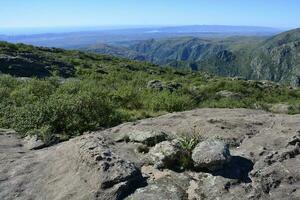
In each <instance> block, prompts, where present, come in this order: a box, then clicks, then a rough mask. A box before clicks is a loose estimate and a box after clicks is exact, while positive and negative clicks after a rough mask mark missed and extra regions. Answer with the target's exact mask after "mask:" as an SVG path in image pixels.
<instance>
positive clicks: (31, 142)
mask: <svg viewBox="0 0 300 200" xmlns="http://www.w3.org/2000/svg"><path fill="white" fill-rule="evenodd" d="M24 146H25V147H26V148H27V149H29V150H36V149H41V148H44V147H45V146H46V145H45V143H44V142H43V141H42V140H41V139H39V138H38V136H37V135H32V136H30V135H29V136H27V137H25V138H24Z"/></svg>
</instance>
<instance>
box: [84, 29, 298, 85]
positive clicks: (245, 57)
mask: <svg viewBox="0 0 300 200" xmlns="http://www.w3.org/2000/svg"><path fill="white" fill-rule="evenodd" d="M299 41H300V29H295V30H292V31H288V32H284V33H281V34H279V35H276V36H274V37H271V38H264V37H229V38H224V39H200V38H193V37H185V38H172V39H161V40H153V39H152V40H146V41H139V42H133V43H132V44H129V45H128V46H127V49H126V48H122V52H123V53H122V54H120V56H122V57H128V58H131V59H139V60H143V59H144V60H147V61H150V62H152V63H156V64H164V65H169V66H172V67H186V68H192V69H193V70H200V71H204V72H209V73H213V74H216V75H221V76H243V77H245V78H247V79H257V80H264V79H266V80H271V81H275V82H280V83H285V84H291V85H294V86H298V85H300V59H299V52H300V49H299ZM115 48H117V47H113V46H106V47H105V48H103V47H101V46H98V47H97V46H95V45H94V46H93V48H87V49H88V50H90V51H94V52H101V50H100V49H102V53H106V54H111V55H117V54H115V53H114V51H112V49H115ZM104 49H106V51H104ZM108 49H110V51H109V50H108ZM133 54H134V55H135V56H132V55H133Z"/></svg>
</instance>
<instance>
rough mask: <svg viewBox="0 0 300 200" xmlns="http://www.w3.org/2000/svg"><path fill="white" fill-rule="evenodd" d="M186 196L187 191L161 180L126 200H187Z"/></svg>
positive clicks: (137, 191)
mask: <svg viewBox="0 0 300 200" xmlns="http://www.w3.org/2000/svg"><path fill="white" fill-rule="evenodd" d="M186 196H187V195H186V193H185V191H184V190H183V189H182V188H180V187H179V186H178V185H176V184H174V183H172V182H169V181H168V179H160V180H158V181H157V182H155V183H151V184H149V185H148V186H146V187H143V188H139V189H137V190H136V191H135V192H134V194H132V195H131V196H129V197H128V198H126V200H140V199H145V200H158V199H165V200H168V199H170V200H182V199H186Z"/></svg>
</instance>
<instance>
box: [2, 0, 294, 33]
mask: <svg viewBox="0 0 300 200" xmlns="http://www.w3.org/2000/svg"><path fill="white" fill-rule="evenodd" d="M299 7H300V2H299V1H296V0H287V1H281V0H272V1H271V0H265V1H261V0H253V1H239V0H228V1H217V0H202V1H196V0H190V1H188V3H187V1H183V0H165V1H159V0H152V1H143V2H142V3H141V1H138V0H113V1H96V0H88V1H86V0H85V1H84V0H78V1H72V0H51V1H50V0H45V1H38V0H26V1H18V0H10V1H6V2H1V8H0V31H1V32H0V33H2V34H3V33H4V32H5V31H6V32H7V33H9V34H18V33H19V32H21V33H22V29H23V31H24V30H25V29H26V30H27V29H34V30H33V31H36V32H39V31H40V32H41V30H42V31H47V32H48V31H49V29H51V30H52V31H62V32H63V31H65V29H71V30H72V29H74V30H78V29H89V30H90V29H91V28H98V29H101V28H107V27H109V28H112V27H149V26H160V27H161V26H184V25H230V26H257V27H272V28H279V29H293V28H297V27H300V20H299V19H300V15H299V12H298V8H299ZM16 13H17V14H16ZM43 29H44V30H43ZM26 30H25V31H26ZM14 31H15V32H14ZM18 31H19V32H18ZM28 32H30V31H28Z"/></svg>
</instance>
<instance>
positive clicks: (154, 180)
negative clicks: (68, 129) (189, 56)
mask: <svg viewBox="0 0 300 200" xmlns="http://www.w3.org/2000/svg"><path fill="white" fill-rule="evenodd" d="M299 124H300V115H283V114H272V113H268V112H264V111H258V110H247V109H232V110H231V109H198V110H192V111H188V112H181V113H171V114H167V115H164V116H161V117H157V118H149V119H145V120H141V121H137V122H132V123H126V124H121V125H119V126H117V127H114V128H111V129H107V130H103V131H97V132H92V133H86V134H85V135H83V136H80V137H77V138H74V139H72V140H69V141H66V142H63V143H60V144H57V145H54V146H51V147H47V148H43V149H39V150H35V151H30V150H28V149H27V148H25V147H24V146H23V139H22V138H19V137H17V136H16V135H15V134H14V133H13V132H12V131H0V199H1V200H24V199H25V200H29V199H33V200H35V199H37V200H39V199H43V200H44V199H45V200H48V199H50V200H71V199H72V200H73V199H75V200H86V199H104V200H106V199H112V200H114V199H124V198H133V197H136V198H140V197H142V198H140V199H147V198H148V197H149V199H151V198H152V199H153V198H158V197H159V198H158V199H168V198H169V199H184V200H185V199H191V200H194V199H208V200H215V199H224V200H233V199H239V200H240V199H241V200H244V199H245V200H248V199H251V200H257V199H258V200H270V199H279V200H281V199H284V200H298V199H299V196H300V195H299V194H300V171H299V170H300V167H299V166H300V154H299V143H300V126H299ZM131 130H141V131H143V130H145V131H146V130H159V131H163V132H165V133H166V134H167V135H168V137H170V138H176V137H178V135H181V134H182V133H186V134H188V133H191V134H199V135H200V136H201V139H203V140H220V141H223V142H224V143H228V144H229V148H230V153H231V160H230V162H229V163H228V164H227V165H226V166H225V167H224V168H223V169H220V170H217V171H214V172H206V171H201V170H200V171H185V172H180V173H179V172H176V171H172V170H170V169H161V170H157V169H155V168H154V167H153V166H151V165H150V166H148V165H147V163H146V162H145V159H146V158H147V157H148V154H143V153H138V152H136V150H135V149H136V148H137V145H139V144H140V143H131V142H129V143H126V142H125V141H124V142H115V141H114V137H113V136H114V134H116V133H128V132H130V131H131ZM152 148H153V147H152ZM157 187H159V188H158V189H155V191H154V189H153V188H157ZM160 188H164V189H163V190H160ZM170 191H172V193H170ZM173 195H176V196H173Z"/></svg>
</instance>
